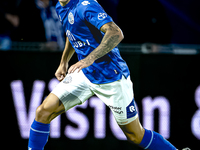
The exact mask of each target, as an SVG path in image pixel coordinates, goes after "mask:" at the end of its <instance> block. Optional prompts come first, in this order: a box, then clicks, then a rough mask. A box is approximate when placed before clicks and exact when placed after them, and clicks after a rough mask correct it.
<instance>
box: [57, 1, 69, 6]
mask: <svg viewBox="0 0 200 150" xmlns="http://www.w3.org/2000/svg"><path fill="white" fill-rule="evenodd" d="M59 2H60V5H61V6H65V5H67V4H68V3H69V2H70V0H59Z"/></svg>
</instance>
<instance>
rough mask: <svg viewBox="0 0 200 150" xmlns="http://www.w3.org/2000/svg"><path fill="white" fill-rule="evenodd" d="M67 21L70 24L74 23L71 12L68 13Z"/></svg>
mask: <svg viewBox="0 0 200 150" xmlns="http://www.w3.org/2000/svg"><path fill="white" fill-rule="evenodd" d="M68 21H69V23H70V24H74V15H73V14H72V12H70V13H69V15H68Z"/></svg>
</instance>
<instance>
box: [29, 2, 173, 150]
mask: <svg viewBox="0 0 200 150" xmlns="http://www.w3.org/2000/svg"><path fill="white" fill-rule="evenodd" d="M56 11H57V14H58V16H59V18H60V21H61V23H62V25H63V27H64V30H65V32H66V35H67V39H66V46H65V49H64V51H63V55H62V58H61V62H60V65H59V67H58V69H57V71H56V73H55V76H56V77H57V79H58V80H59V81H60V83H59V84H58V85H57V86H56V88H55V89H54V90H53V91H52V92H51V93H50V94H49V95H48V97H47V98H46V99H45V100H44V102H43V103H42V104H41V105H40V106H39V107H38V108H37V110H36V117H35V120H34V122H33V124H32V125H31V129H30V138H29V145H28V148H29V150H43V149H44V146H45V144H46V142H47V140H48V136H49V132H50V122H51V121H52V120H53V119H54V118H55V117H57V116H58V115H60V114H62V113H63V112H65V111H67V110H69V109H70V108H72V107H74V106H76V105H80V104H82V103H84V102H85V101H86V100H87V99H88V98H90V97H91V96H92V95H94V94H96V95H97V96H98V97H99V98H100V99H101V100H102V101H103V102H104V103H105V104H106V105H107V106H108V107H110V109H111V111H112V113H113V115H114V117H115V119H116V121H117V123H118V124H119V126H120V128H121V129H122V131H123V132H124V134H125V135H126V137H127V139H128V141H130V142H132V143H134V144H137V145H139V146H140V147H142V148H144V149H149V150H176V147H174V146H173V145H172V144H171V143H170V142H168V141H167V140H165V139H164V138H163V137H162V136H161V135H160V134H158V133H156V132H154V131H150V130H147V129H144V128H143V127H142V125H141V124H140V121H139V119H138V114H137V110H136V107H135V104H134V95H133V87H132V82H131V80H130V72H129V69H128V66H127V64H126V62H125V61H124V60H123V59H122V57H121V56H120V53H119V50H118V48H117V47H116V46H117V45H118V44H119V43H120V42H121V41H122V39H123V38H124V37H123V33H122V31H121V30H120V28H119V27H118V26H117V25H116V24H115V23H114V22H113V20H112V18H111V17H110V16H109V15H108V14H107V13H106V12H105V11H104V10H103V8H102V7H101V6H100V5H99V4H98V2H97V1H96V0H59V2H58V3H57V5H56ZM74 52H76V53H77V55H78V59H79V61H78V62H77V63H76V64H74V65H72V66H71V67H69V69H68V62H69V60H70V59H71V57H72V55H73V54H74ZM67 69H68V74H67V75H66V73H67Z"/></svg>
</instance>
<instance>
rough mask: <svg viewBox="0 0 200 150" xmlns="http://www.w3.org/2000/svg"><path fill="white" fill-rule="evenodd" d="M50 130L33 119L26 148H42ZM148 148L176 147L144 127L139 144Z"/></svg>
mask: <svg viewBox="0 0 200 150" xmlns="http://www.w3.org/2000/svg"><path fill="white" fill-rule="evenodd" d="M49 132H50V124H44V123H40V122H37V121H35V120H34V122H33V124H32V125H31V129H30V137H29V143H28V150H43V149H44V146H45V145H46V143H47V141H48V137H49ZM139 146H141V147H142V148H144V149H148V150H176V148H175V147H174V146H173V145H172V144H171V143H170V142H168V141H167V140H165V139H164V138H163V137H162V136H161V135H160V134H158V133H156V132H154V131H150V130H147V129H145V133H144V137H143V139H142V142H141V143H140V144H139Z"/></svg>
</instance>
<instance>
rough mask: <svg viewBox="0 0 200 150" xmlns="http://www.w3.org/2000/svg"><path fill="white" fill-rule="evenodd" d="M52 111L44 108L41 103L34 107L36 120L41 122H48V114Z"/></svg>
mask: <svg viewBox="0 0 200 150" xmlns="http://www.w3.org/2000/svg"><path fill="white" fill-rule="evenodd" d="M51 114H52V112H50V111H48V110H46V109H45V108H44V107H43V105H40V106H39V107H38V108H37V109H36V118H35V119H36V121H39V122H42V123H49V122H50V120H49V118H50V116H51Z"/></svg>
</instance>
